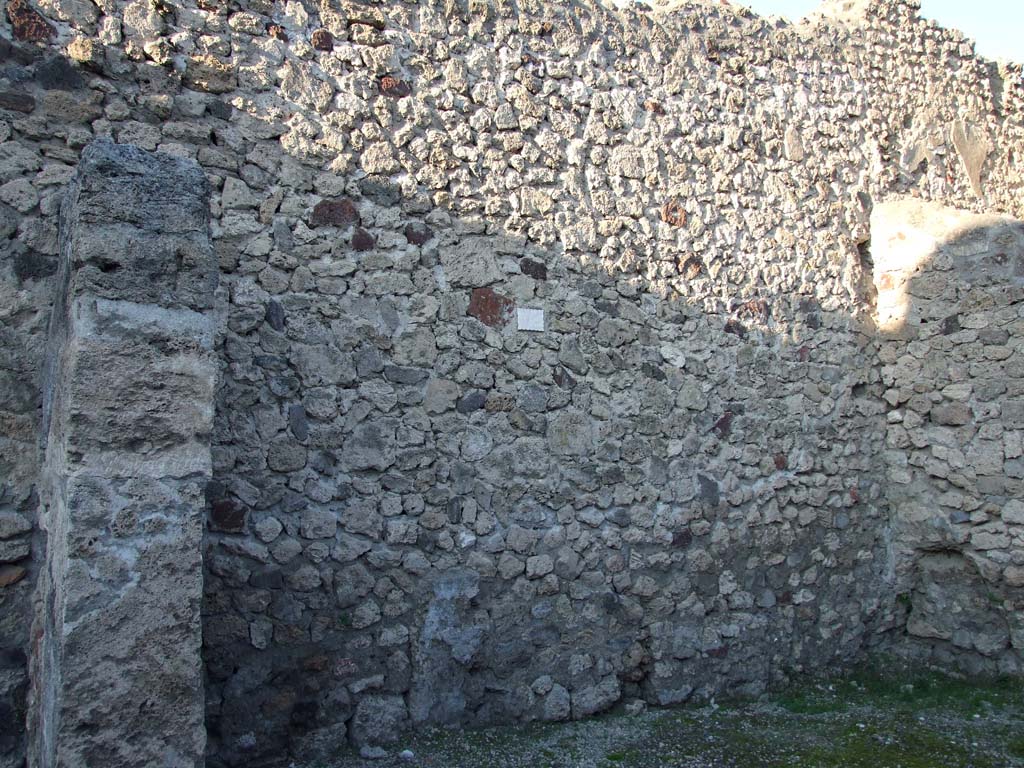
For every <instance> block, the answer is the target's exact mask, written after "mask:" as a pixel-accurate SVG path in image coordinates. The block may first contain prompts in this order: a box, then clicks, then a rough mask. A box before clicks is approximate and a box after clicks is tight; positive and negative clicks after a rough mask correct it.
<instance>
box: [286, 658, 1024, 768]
mask: <svg viewBox="0 0 1024 768" xmlns="http://www.w3.org/2000/svg"><path fill="white" fill-rule="evenodd" d="M403 750H410V751H411V752H412V753H413V756H412V757H411V758H410V757H409V756H408V755H406V756H405V757H404V758H403V757H402V756H401V754H400V753H401V752H402V751H403ZM712 766H714V767H716V768H717V767H719V766H721V767H722V768H760V767H761V766H765V767H766V768H767V767H773V766H788V767H792V768H858V767H860V766H864V767H865V768H868V767H869V768H1015V767H1021V768H1024V681H1020V680H1017V681H999V682H990V683H987V684H969V683H964V682H961V681H957V680H953V679H950V678H945V677H940V676H935V675H931V676H928V675H924V676H916V677H914V678H903V679H899V680H893V679H885V680H883V679H881V678H878V677H874V676H871V675H859V676H854V677H851V678H847V679H844V680H839V681H833V682H831V683H808V684H805V685H802V686H799V687H795V688H793V689H791V690H790V691H788V692H786V693H784V694H781V695H777V696H774V697H770V698H766V699H764V700H762V701H758V702H750V703H736V704H726V705H714V704H712V705H707V706H703V707H699V708H696V707H692V708H682V709H658V710H647V711H644V712H641V713H639V714H633V715H629V714H625V713H612V714H609V715H606V716H604V717H600V718H594V719H591V720H586V721H581V722H573V723H561V724H531V725H525V726H516V727H502V728H490V729H485V730H476V731H452V730H443V731H442V730H439V731H432V732H426V733H421V734H417V735H414V736H411V737H409V738H407V739H405V740H403V741H402V742H400V743H398V744H396V745H394V746H392V747H391V748H390V749H389V751H388V754H387V756H386V757H384V758H382V759H378V760H364V759H361V758H360V757H359V756H358V755H356V754H354V753H353V754H348V755H339V756H338V758H337V760H335V761H331V762H326V763H322V764H320V765H315V766H312V765H311V766H302V767H301V768H619V767H621V768H711V767H712Z"/></svg>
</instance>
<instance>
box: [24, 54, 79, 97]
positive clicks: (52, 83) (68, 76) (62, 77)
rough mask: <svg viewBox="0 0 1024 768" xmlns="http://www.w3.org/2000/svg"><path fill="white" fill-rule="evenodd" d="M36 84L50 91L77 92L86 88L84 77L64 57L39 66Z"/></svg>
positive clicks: (57, 57) (55, 57) (47, 61)
mask: <svg viewBox="0 0 1024 768" xmlns="http://www.w3.org/2000/svg"><path fill="white" fill-rule="evenodd" d="M36 82H37V83H39V85H41V86H42V87H43V88H45V89H46V90H48V91H77V90H79V89H81V88H84V87H85V80H83V79H82V75H81V74H80V73H79V71H78V70H77V69H76V68H75V67H74V66H73V65H72V64H71V62H70V61H68V60H67V59H65V58H64V57H63V56H54V57H53V58H50V59H47V60H46V61H44V62H43V63H42V64H40V65H39V66H37V67H36Z"/></svg>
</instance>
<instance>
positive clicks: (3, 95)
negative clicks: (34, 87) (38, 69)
mask: <svg viewBox="0 0 1024 768" xmlns="http://www.w3.org/2000/svg"><path fill="white" fill-rule="evenodd" d="M35 108H36V100H35V99H34V98H32V97H31V96H29V95H28V94H27V93H18V92H17V91H0V109H9V110H11V111H12V112H24V113H26V114H28V113H29V112H31V111H32V110H33V109H35Z"/></svg>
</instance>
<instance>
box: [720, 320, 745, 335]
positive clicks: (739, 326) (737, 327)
mask: <svg viewBox="0 0 1024 768" xmlns="http://www.w3.org/2000/svg"><path fill="white" fill-rule="evenodd" d="M725 332H726V333H731V334H733V335H735V336H739V337H740V338H741V339H745V338H747V326H745V325H744V324H743V323H741V322H740V321H739V320H729V321H728V322H727V323H726V324H725Z"/></svg>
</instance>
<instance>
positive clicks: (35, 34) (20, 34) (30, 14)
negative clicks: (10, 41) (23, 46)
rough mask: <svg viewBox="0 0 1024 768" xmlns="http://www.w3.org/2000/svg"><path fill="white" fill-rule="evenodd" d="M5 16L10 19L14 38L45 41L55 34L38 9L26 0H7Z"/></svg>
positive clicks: (26, 40)
mask: <svg viewBox="0 0 1024 768" xmlns="http://www.w3.org/2000/svg"><path fill="white" fill-rule="evenodd" d="M7 18H8V19H10V20H11V32H12V33H13V34H14V39H15V40H22V41H24V42H27V43H45V42H48V41H49V40H50V39H52V38H53V37H54V36H55V35H56V34H57V30H55V29H54V28H53V26H52V25H51V24H50V23H49V22H48V21H47V20H46V19H44V18H43V17H42V16H41V15H40V13H39V11H37V10H36V9H35V8H33V7H32V6H31V5H29V4H28V0H7Z"/></svg>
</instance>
